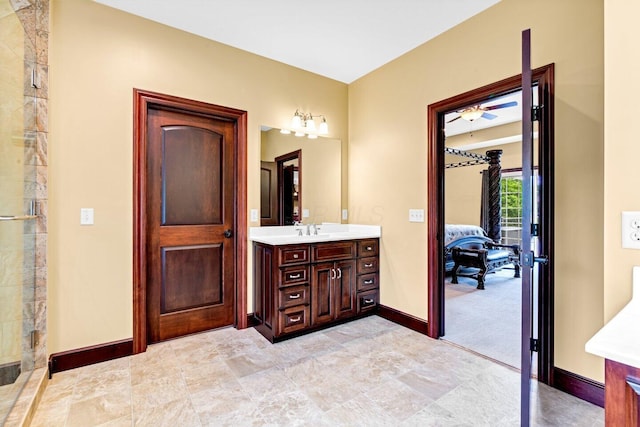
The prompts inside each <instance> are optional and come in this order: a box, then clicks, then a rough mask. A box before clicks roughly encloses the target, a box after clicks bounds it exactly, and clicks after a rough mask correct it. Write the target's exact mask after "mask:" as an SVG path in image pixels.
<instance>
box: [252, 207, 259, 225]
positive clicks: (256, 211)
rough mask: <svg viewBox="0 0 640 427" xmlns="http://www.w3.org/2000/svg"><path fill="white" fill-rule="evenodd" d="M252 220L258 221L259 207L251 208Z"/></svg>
mask: <svg viewBox="0 0 640 427" xmlns="http://www.w3.org/2000/svg"><path fill="white" fill-rule="evenodd" d="M251 222H258V209H251Z"/></svg>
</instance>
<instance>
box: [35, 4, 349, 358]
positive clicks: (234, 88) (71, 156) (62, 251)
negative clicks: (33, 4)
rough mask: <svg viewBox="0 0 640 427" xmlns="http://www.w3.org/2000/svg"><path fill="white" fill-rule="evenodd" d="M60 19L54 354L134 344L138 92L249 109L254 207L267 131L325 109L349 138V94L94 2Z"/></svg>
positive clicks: (53, 111) (53, 153)
mask: <svg viewBox="0 0 640 427" xmlns="http://www.w3.org/2000/svg"><path fill="white" fill-rule="evenodd" d="M51 16H52V34H51V68H50V91H51V103H50V127H51V128H50V132H51V133H50V142H51V143H50V148H49V160H50V165H51V166H50V177H49V181H50V204H49V230H50V241H49V243H50V246H49V266H50V270H49V297H48V308H49V313H48V326H49V331H50V333H49V337H48V351H49V353H55V352H59V351H64V350H69V349H75V348H79V347H84V346H88V345H94V344H100V343H105V342H110V341H114V340H120V339H126V338H130V337H131V336H132V318H133V314H132V287H133V285H132V274H133V273H132V244H133V243H132V211H133V204H132V199H133V195H132V188H133V181H132V173H133V157H132V154H133V143H132V134H133V111H132V105H133V94H132V92H133V88H140V89H145V90H151V91H155V92H161V93H166V94H170V95H176V96H181V97H185V98H191V99H195V100H199V101H205V102H210V103H213V104H218V105H224V106H228V107H234V108H238V109H242V110H246V111H248V171H249V172H248V187H249V189H248V209H258V208H259V206H260V201H259V192H260V189H259V182H260V174H259V169H260V125H268V126H272V127H286V126H287V125H288V124H289V121H290V119H291V116H292V114H293V112H294V111H295V110H296V108H300V109H301V110H303V111H310V112H320V111H321V112H322V114H325V115H326V117H327V121H328V122H329V125H330V131H331V134H330V135H329V136H330V137H333V138H337V139H340V140H343V141H346V140H347V86H346V85H345V84H343V83H339V82H336V81H333V80H330V79H326V78H323V77H319V76H317V75H314V74H311V73H307V72H303V71H301V70H299V69H295V68H292V67H289V66H286V65H283V64H281V63H277V62H275V61H271V60H267V59H265V58H262V57H259V56H256V55H252V54H249V53H246V52H242V51H239V50H237V49H233V48H230V47H228V46H224V45H221V44H219V43H214V42H211V41H208V40H205V39H202V38H199V37H196V36H193V35H191V34H187V33H184V32H181V31H177V30H173V29H170V28H168V27H165V26H163V25H159V24H156V23H153V22H150V21H146V20H143V19H140V18H137V17H134V16H132V15H128V14H125V13H122V12H118V11H115V10H112V9H110V8H107V7H104V6H102V5H99V4H96V3H94V2H91V1H84V0H54V1H53V4H52V10H51ZM82 207H92V208H94V209H95V225H93V226H80V225H79V210H80V208H82ZM248 225H258V223H250V224H248ZM249 271H250V270H249ZM248 279H249V289H251V275H249V278H248ZM249 310H251V307H249Z"/></svg>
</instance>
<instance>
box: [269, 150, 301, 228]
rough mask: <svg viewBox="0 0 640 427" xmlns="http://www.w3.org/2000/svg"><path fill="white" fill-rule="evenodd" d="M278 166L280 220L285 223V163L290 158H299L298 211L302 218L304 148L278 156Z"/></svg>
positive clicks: (281, 223)
mask: <svg viewBox="0 0 640 427" xmlns="http://www.w3.org/2000/svg"><path fill="white" fill-rule="evenodd" d="M274 160H275V162H276V168H277V171H278V221H279V225H285V223H284V163H285V162H288V161H290V160H298V212H299V215H300V218H302V150H296V151H292V152H290V153H286V154H283V155H281V156H278V157H276V158H275V159H274Z"/></svg>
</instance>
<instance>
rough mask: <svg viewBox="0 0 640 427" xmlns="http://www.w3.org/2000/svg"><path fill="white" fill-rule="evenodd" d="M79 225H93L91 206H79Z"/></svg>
mask: <svg viewBox="0 0 640 427" xmlns="http://www.w3.org/2000/svg"><path fill="white" fill-rule="evenodd" d="M80 225H93V208H80Z"/></svg>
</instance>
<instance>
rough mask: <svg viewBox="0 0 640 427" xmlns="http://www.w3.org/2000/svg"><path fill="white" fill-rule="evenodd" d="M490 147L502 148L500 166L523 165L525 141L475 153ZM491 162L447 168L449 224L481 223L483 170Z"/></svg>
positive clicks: (451, 159)
mask: <svg viewBox="0 0 640 427" xmlns="http://www.w3.org/2000/svg"><path fill="white" fill-rule="evenodd" d="M487 150H502V157H501V158H500V160H501V161H500V165H501V167H502V169H510V168H519V167H521V166H522V161H521V158H522V144H520V143H512V144H502V145H496V146H493V147H490V148H483V149H480V150H470V151H471V152H472V153H478V154H482V155H484V154H486V152H487ZM463 160H465V159H463V158H461V157H458V156H447V157H446V159H445V162H447V163H449V162H459V161H463ZM486 169H487V165H486V164H485V165H475V166H465V167H460V168H451V169H446V170H445V175H444V186H445V189H444V220H445V223H447V224H473V225H480V199H481V194H482V175H481V171H483V170H486Z"/></svg>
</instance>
